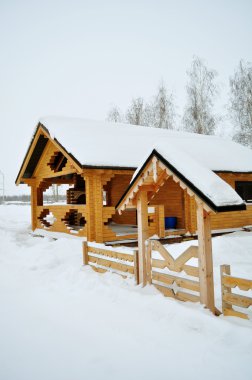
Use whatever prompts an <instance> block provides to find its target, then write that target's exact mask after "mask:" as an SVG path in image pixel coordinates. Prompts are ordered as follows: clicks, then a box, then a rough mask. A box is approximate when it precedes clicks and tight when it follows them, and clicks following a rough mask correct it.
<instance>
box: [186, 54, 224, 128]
mask: <svg viewBox="0 0 252 380" xmlns="http://www.w3.org/2000/svg"><path fill="white" fill-rule="evenodd" d="M187 74H188V76H189V83H188V84H187V86H186V90H187V105H186V108H185V113H184V117H183V124H184V127H185V129H186V130H188V131H190V132H195V133H200V134H205V135H211V134H214V131H215V128H216V124H217V120H218V117H217V116H216V115H215V114H214V112H213V101H214V98H215V97H216V95H217V94H218V89H217V86H216V84H215V78H216V76H217V72H216V71H215V70H211V69H208V68H207V67H206V65H205V64H204V62H203V61H202V59H200V58H198V57H194V59H193V62H192V65H191V68H190V70H188V71H187Z"/></svg>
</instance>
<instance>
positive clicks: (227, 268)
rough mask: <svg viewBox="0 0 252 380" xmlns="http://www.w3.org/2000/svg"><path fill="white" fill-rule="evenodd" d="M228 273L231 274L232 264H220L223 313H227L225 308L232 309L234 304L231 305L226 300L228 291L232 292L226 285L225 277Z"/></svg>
mask: <svg viewBox="0 0 252 380" xmlns="http://www.w3.org/2000/svg"><path fill="white" fill-rule="evenodd" d="M225 274H227V275H229V276H230V274H231V270H230V265H221V266H220V275H221V301H222V313H223V315H225V310H227V309H228V310H232V305H229V304H228V303H227V302H225V300H224V296H225V294H227V293H231V289H230V288H228V287H227V286H225V285H224V281H223V277H224V275H225Z"/></svg>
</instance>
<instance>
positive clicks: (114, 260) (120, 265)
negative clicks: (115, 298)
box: [83, 241, 139, 284]
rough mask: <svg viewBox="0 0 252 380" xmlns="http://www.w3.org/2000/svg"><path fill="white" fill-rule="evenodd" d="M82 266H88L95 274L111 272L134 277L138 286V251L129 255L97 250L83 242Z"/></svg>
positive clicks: (108, 250)
mask: <svg viewBox="0 0 252 380" xmlns="http://www.w3.org/2000/svg"><path fill="white" fill-rule="evenodd" d="M83 264H84V265H90V266H91V268H92V269H93V270H95V271H96V272H100V273H104V272H106V271H111V272H114V273H117V274H120V275H122V276H124V277H128V276H130V277H134V278H135V282H136V284H139V267H138V250H137V249H135V250H133V251H132V254H130V253H124V252H120V251H119V250H110V249H105V248H99V247H97V246H93V245H92V244H90V243H88V242H86V241H84V242H83Z"/></svg>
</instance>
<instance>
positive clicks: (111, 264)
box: [88, 255, 134, 274]
mask: <svg viewBox="0 0 252 380" xmlns="http://www.w3.org/2000/svg"><path fill="white" fill-rule="evenodd" d="M88 262H90V263H95V264H97V265H100V266H102V267H108V268H111V269H114V270H118V271H120V272H127V273H130V274H134V267H133V266H129V265H126V264H121V263H116V262H114V261H110V260H105V259H102V258H99V257H94V256H90V255H88Z"/></svg>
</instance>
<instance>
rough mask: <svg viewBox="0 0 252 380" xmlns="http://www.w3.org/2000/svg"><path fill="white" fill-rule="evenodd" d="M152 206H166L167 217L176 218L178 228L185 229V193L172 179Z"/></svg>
mask: <svg viewBox="0 0 252 380" xmlns="http://www.w3.org/2000/svg"><path fill="white" fill-rule="evenodd" d="M150 204H151V205H161V204H162V205H164V214H165V216H176V217H177V228H184V227H185V213H184V207H185V204H184V191H183V190H182V189H181V188H180V186H179V185H178V184H177V183H176V182H174V181H173V180H172V179H171V178H168V179H167V181H166V182H165V183H164V185H163V186H162V187H161V188H160V190H159V192H158V193H157V194H156V195H155V197H154V198H153V199H152V200H151V202H150Z"/></svg>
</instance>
